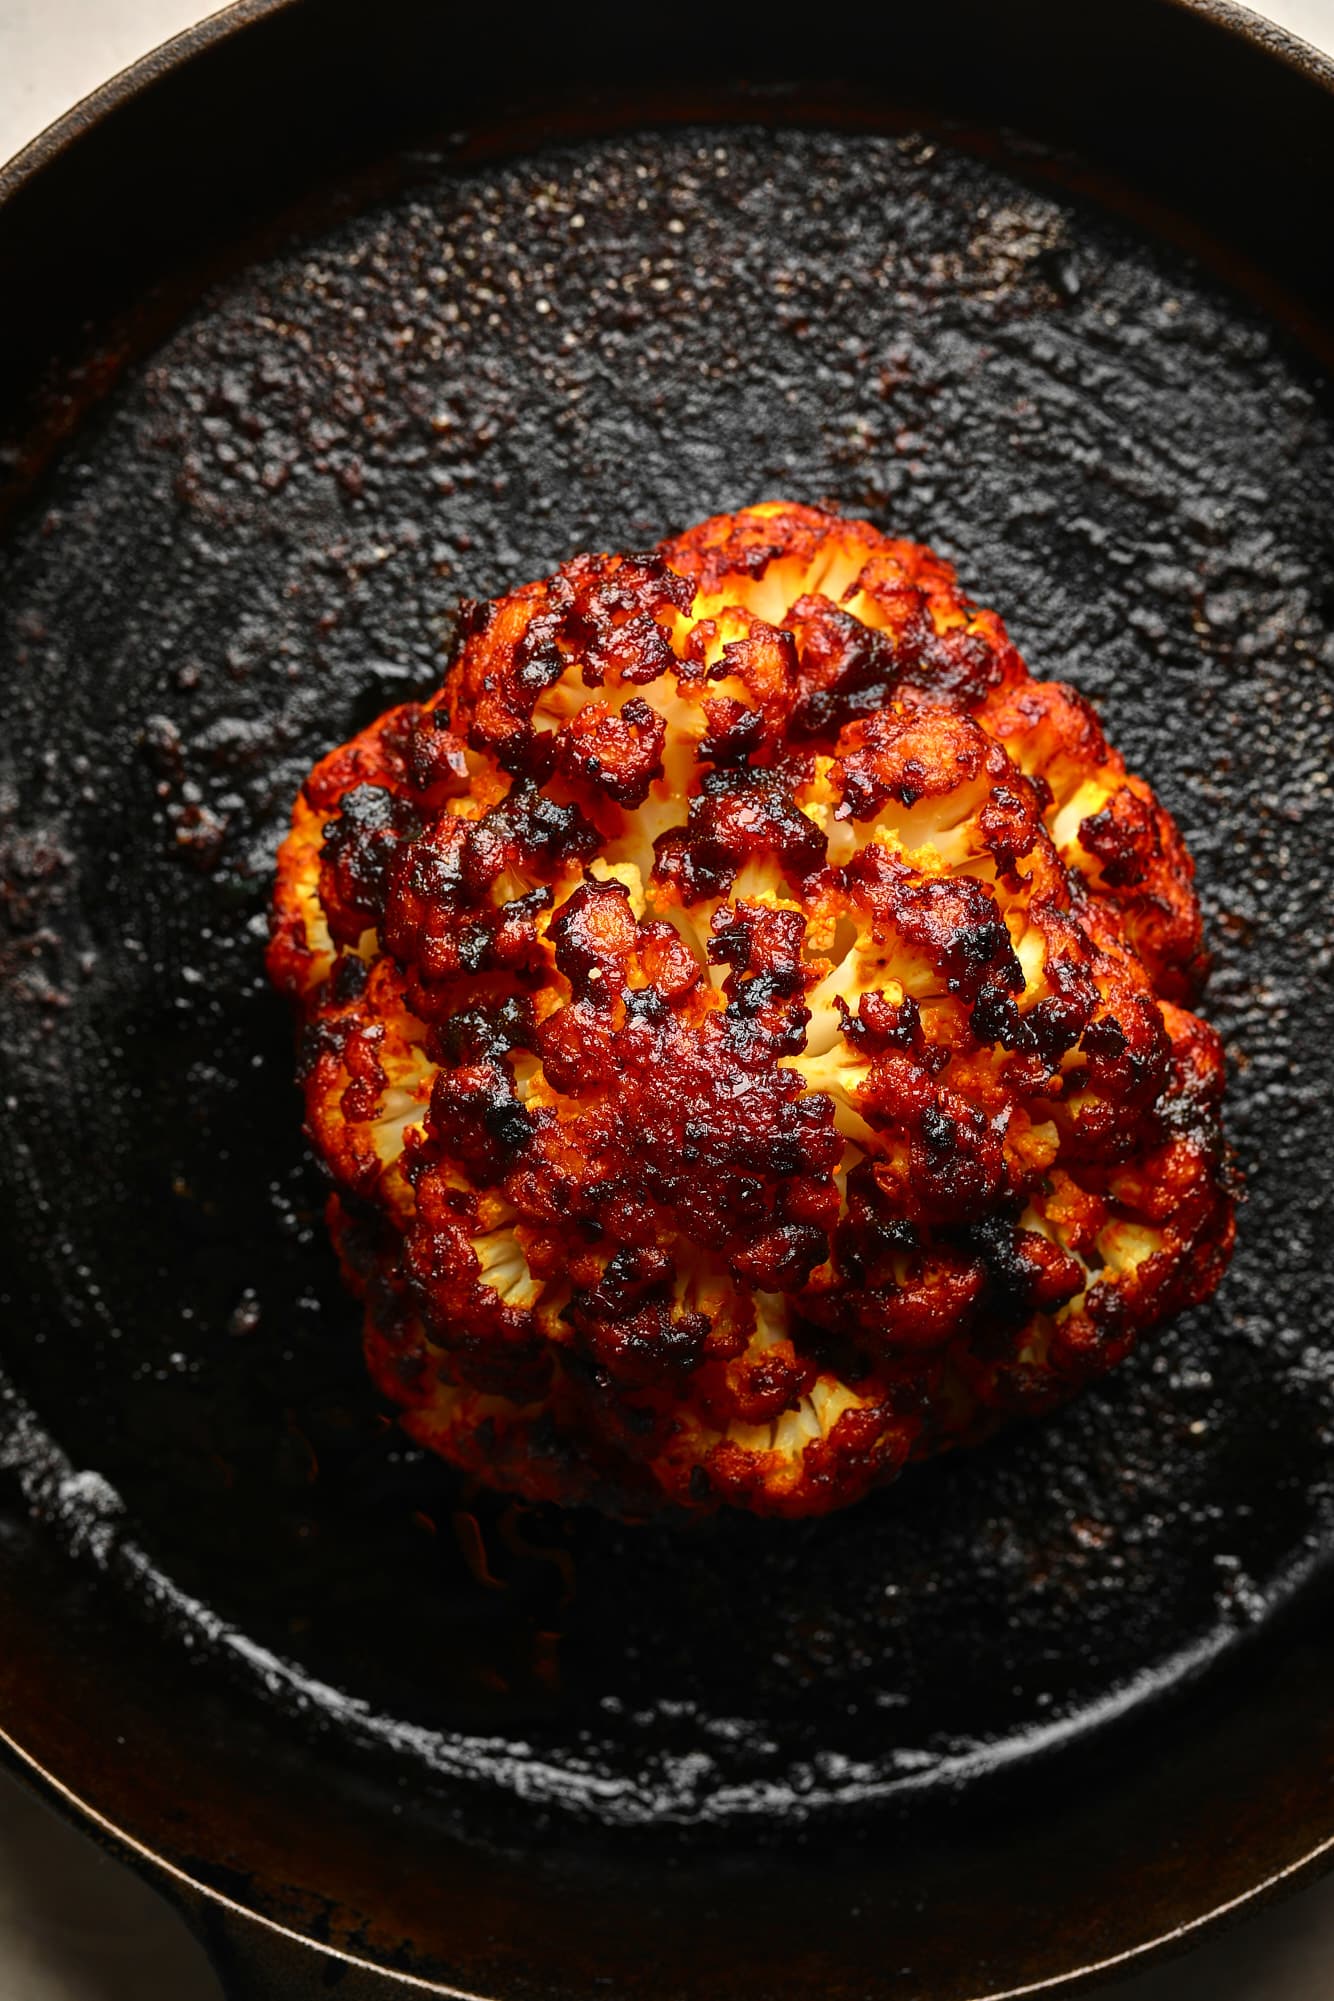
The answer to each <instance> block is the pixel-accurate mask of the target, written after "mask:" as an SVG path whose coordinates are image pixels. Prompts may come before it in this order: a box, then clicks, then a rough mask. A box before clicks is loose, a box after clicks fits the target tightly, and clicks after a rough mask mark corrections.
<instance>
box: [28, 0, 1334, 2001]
mask: <svg viewBox="0 0 1334 2001" xmlns="http://www.w3.org/2000/svg"><path fill="white" fill-rule="evenodd" d="M310 4H312V0H229V3H228V4H226V5H224V6H222V7H220V8H219V9H218V10H217V11H216V12H214V13H211V14H209V15H207V16H205V18H204V19H202V20H200V21H198V22H196V23H194V24H193V25H192V26H189V27H187V28H185V29H183V30H182V31H181V32H180V33H178V34H176V35H174V36H172V37H170V38H169V39H168V40H166V41H164V42H162V43H160V44H158V45H157V46H156V47H154V48H153V49H151V50H149V51H148V52H147V53H146V54H144V55H143V56H141V57H139V58H138V59H137V60H136V61H134V62H132V63H130V64H128V65H126V66H125V67H124V68H123V69H121V70H119V71H117V72H116V73H115V74H114V75H112V76H111V77H109V78H107V79H106V80H105V81H104V82H102V83H100V84H98V85H97V86H95V87H94V89H92V90H91V91H89V92H87V93H86V94H85V95H84V96H83V97H81V98H80V99H78V101H77V102H76V103H75V104H73V105H72V106H70V108H69V109H68V110H67V111H65V112H63V113H62V114H61V115H60V116H59V117H57V118H56V119H54V120H53V121H52V122H51V123H50V124H49V125H47V126H46V127H45V128H44V129H43V130H42V131H40V132H39V133H38V134H36V135H35V136H34V137H33V138H32V139H31V140H29V141H28V142H27V143H26V144H25V145H23V146H22V147H21V148H20V149H19V151H18V152H17V153H15V154H13V155H12V156H11V157H10V158H9V159H8V160H4V161H0V212H3V211H4V210H5V208H6V207H7V206H8V204H9V203H10V202H11V201H12V200H14V199H15V198H16V197H18V196H19V195H20V194H23V193H26V192H27V191H28V190H29V189H30V188H31V187H32V186H33V185H34V184H35V183H36V182H38V181H39V180H40V179H41V178H42V177H43V175H45V174H46V173H47V172H48V171H49V170H51V169H52V168H53V167H55V166H56V165H57V164H58V163H60V162H61V161H62V160H63V159H64V158H65V157H66V156H67V155H68V154H69V153H70V152H71V151H72V150H73V149H74V148H75V147H76V146H77V144H78V142H79V141H80V139H82V138H83V137H84V136H85V135H86V134H87V133H89V132H90V131H92V130H94V129H95V128H96V127H98V126H99V125H100V124H102V123H103V121H105V120H106V119H108V118H109V117H111V116H113V115H114V114H116V113H119V112H121V111H125V110H127V109H129V108H130V107H131V106H132V105H133V104H134V103H135V102H136V100H138V99H139V98H141V97H142V96H143V95H144V94H145V93H146V92H147V91H149V90H150V89H151V88H152V86H153V85H154V84H156V83H157V82H159V81H160V80H161V79H163V78H164V77H166V76H168V75H170V74H173V73H176V72H178V71H180V70H182V69H184V68H186V67H187V66H191V65H193V64H195V63H197V62H200V61H202V60H204V59H206V58H207V57H208V56H210V55H211V54H212V53H213V52H214V51H215V50H217V49H218V48H220V47H222V46H223V45H224V44H226V43H229V42H231V41H232V40H233V39H234V38H235V37H237V36H239V35H242V34H244V33H246V32H247V31H248V30H250V29H252V28H254V27H257V26H258V25H260V24H261V23H263V22H265V21H268V20H271V19H274V18H276V17H278V16H280V15H283V14H292V13H296V12H298V11H299V10H301V9H302V8H303V7H306V6H308V5H310ZM1156 4H1157V5H1158V6H1160V7H1162V8H1164V9H1169V8H1170V9H1171V10H1172V11H1173V12H1175V13H1177V14H1186V15H1192V16H1196V17H1198V18H1199V19H1200V20H1201V22H1202V23H1203V24H1206V27H1207V28H1208V29H1212V30H1213V31H1216V32H1217V33H1219V34H1221V35H1226V36H1227V37H1229V38H1230V39H1231V40H1232V41H1233V42H1234V43H1241V44H1244V45H1246V46H1247V47H1248V48H1249V49H1250V50H1251V51H1252V52H1253V54H1254V55H1255V56H1256V57H1258V58H1259V59H1261V60H1266V59H1267V60H1270V61H1274V62H1277V63H1281V64H1282V65H1283V66H1284V67H1286V68H1288V69H1289V70H1292V71H1294V72H1295V73H1297V74H1298V75H1299V76H1301V77H1304V78H1305V79H1306V80H1308V81H1309V82H1312V83H1314V84H1316V85H1317V86H1318V87H1319V88H1321V89H1323V90H1324V91H1325V92H1326V93H1327V94H1328V96H1329V97H1330V99H1331V100H1334V55H1327V54H1325V53H1324V52H1323V51H1322V50H1320V49H1319V48H1317V47H1316V46H1315V45H1314V44H1313V43H1311V42H1308V41H1307V40H1305V39H1304V38H1303V37H1302V36H1300V35H1298V34H1296V33H1295V32H1293V31H1292V30H1290V29H1288V28H1286V27H1284V26H1282V25H1280V24H1279V23H1277V22H1274V21H1270V20H1267V19H1266V18H1264V17H1263V16H1261V15H1259V14H1257V13H1255V12H1253V11H1252V9H1251V8H1249V7H1247V6H1244V5H1242V4H1240V3H1239V0H1156ZM0 1763H3V1765H4V1766H5V1767H6V1768H8V1769H9V1770H10V1771H11V1772H13V1773H14V1774H15V1775H16V1776H18V1777H19V1778H20V1779H21V1780H22V1781H24V1782H25V1783H26V1784H27V1785H28V1786H29V1787H30V1788H31V1789H32V1790H33V1791H34V1792H35V1793H36V1794H37V1795H38V1796H39V1797H41V1798H42V1799H43V1800H44V1801H45V1802H46V1803H47V1804H48V1805H49V1806H51V1807H52V1808H54V1809H55V1810H57V1811H59V1812H60V1813H61V1814H62V1816H63V1817H64V1818H66V1819H68V1820H70V1821H71V1822H73V1823H74V1824H76V1825H78V1826H80V1827H81V1828H82V1830H83V1831H84V1832H85V1833H87V1834H88V1835H89V1837H90V1838H92V1839H94V1840H97V1841H99V1842H100V1843H101V1844H102V1845H103V1846H105V1847H107V1848H108V1849H110V1850H111V1851H112V1852H113V1853H115V1854H116V1855H117V1856H118V1857H119V1859H121V1860H122V1861H124V1862H126V1863H127V1864H128V1865H129V1866H132V1867H134V1868H135V1869H137V1870H138V1871H139V1873H141V1874H142V1875H145V1876H147V1877H148V1878H149V1880H150V1881H152V1882H153V1883H154V1886H155V1887H156V1888H157V1889H159V1890H160V1891H161V1893H162V1894H164V1895H166V1896H167V1897H168V1898H169V1899H171V1900H172V1901H174V1902H176V1903H177V1904H178V1906H179V1907H181V1908H182V1909H183V1910H184V1911H185V1913H186V1914H187V1916H189V1917H191V1918H192V1919H193V1920H194V1922H195V1924H196V1927H197V1928H199V1924H200V1919H201V1917H203V1916H206V1915H207V1914H212V1915H213V1916H214V1917H215V1918H216V1919H218V1920H219V1921H221V1922H223V1923H231V1924H235V1925H240V1926H243V1927H245V1928H246V1929H248V1930H252V1929H253V1930H258V1931H259V1932H260V1933H261V1934H263V1935H267V1937H268V1938H269V1939H270V1940H278V1941H282V1942H284V1943H285V1944H286V1945H288V1946H292V1947H295V1948H297V1949H299V1951H300V1953H301V1954H302V1955H303V1956H311V1955H315V1956H317V1957H316V1958H313V1959H312V1960H311V1965H312V1969H313V1968H314V1967H315V1966H316V1965H318V1963H319V1962H320V1961H324V1962H329V1961H332V1962H334V1963H336V1964H339V1965H341V1966H343V1967H344V1968H346V1969H348V1970H349V1971H351V1970H356V1971H359V1972H364V1973H367V1974H371V1975H374V1976H378V1977H379V1978H380V1979H382V1980H384V1981H386V1982H388V1983H391V1984H394V1985H396V1986H398V1987H400V1988H402V1989H403V1990H405V1991H410V1992H414V1993H422V1994H434V1995H438V1996H443V1997H447V2001H495V1997H494V1996H486V1995H482V1994H479V1993H478V1992H477V1991H476V1990H473V1989H468V1988H462V1987H457V1986H453V1985H451V1984H449V1983H448V1982H444V1981H440V1980H437V1979H434V1978H431V1977H429V1976H426V1975H422V1974H414V1973H410V1972H407V1971H405V1970H403V1969H401V1968H395V1967H390V1966H387V1965H385V1964H384V1963H383V1962H382V1961H378V1960H375V1959H371V1958H366V1957H364V1956H362V1955H361V1954H358V1953H355V1952H350V1951H348V1950H346V1949H345V1948H343V1947H340V1946H337V1945H333V1944H330V1943H328V1942H327V1941H324V1940H321V1939H319V1938H314V1937H312V1936H310V1934H309V1933H307V1932H305V1931H301V1930H298V1929H297V1928H295V1927H294V1926H292V1925H288V1924H285V1923H283V1922H282V1921H281V1920H280V1919H278V1918H274V1917H271V1916H269V1915H267V1914H266V1913H264V1912H263V1911H261V1910H258V1909H256V1908H255V1907H254V1906H253V1905H252V1904H248V1903H243V1902H241V1901H240V1900H239V1899H237V1898H234V1897H232V1896H229V1895H228V1894H227V1892H226V1891H224V1890H222V1889H219V1888H218V1887H216V1886H215V1885H213V1884H211V1883H209V1882H208V1881H207V1880H206V1879H205V1878H204V1877H203V1876H202V1875H200V1874H195V1873H191V1871H190V1870H189V1869H187V1868H184V1867H182V1866H181V1865H180V1864H178V1863H176V1862H174V1861H172V1860H171V1859H170V1858H169V1857H168V1856H167V1855H165V1854H163V1853H162V1852H160V1851H159V1850H158V1849H156V1848H154V1847H153V1846H151V1845H150V1844H149V1843H147V1842H145V1841H143V1840H142V1839H140V1838H139V1837H138V1836H136V1835H135V1834H133V1833H132V1832H131V1831H130V1830H129V1829H128V1828H126V1827H124V1826H122V1825H120V1824H119V1823H118V1821H116V1820H115V1819H113V1818H112V1817H111V1816H110V1815H108V1814H106V1813H104V1812H103V1811H102V1810H101V1809H100V1808H98V1807H97V1806H95V1805H93V1804H92V1802H91V1801H89V1800H87V1799H85V1798H84V1797H82V1795H81V1794H80V1792H79V1791H78V1789H77V1788H76V1786H74V1785H72V1784H70V1783H69V1782H68V1781H67V1780H65V1779H64V1778H62V1777H61V1776H60V1775H59V1773H58V1772H56V1771H55V1770H54V1769H53V1768H52V1767H51V1766H49V1765H47V1764H44V1763H43V1762H42V1761H41V1760H40V1759H39V1758H38V1757H37V1756H36V1755H35V1754H34V1753H32V1752H31V1751H29V1750H28V1749H27V1748H26V1747H25V1746H24V1744H23V1743H22V1742H21V1741H20V1739H19V1738H18V1737H17V1736H15V1735H14V1734H13V1733H12V1731H10V1730H9V1729H7V1728H5V1727H4V1726H3V1724H0ZM1330 1871H1334V1819H1332V1821H1331V1826H1330V1831H1329V1833H1328V1835H1327V1836H1326V1837H1325V1838H1324V1839H1323V1840H1321V1841H1318V1842H1317V1843H1316V1844H1315V1846H1314V1847H1312V1848H1309V1849H1307V1850H1306V1851H1305V1852H1304V1853H1303V1854H1301V1855H1299V1856H1297V1857H1296V1858H1295V1859H1293V1860H1292V1861H1290V1862H1288V1863H1286V1864H1284V1865H1283V1866H1282V1867H1280V1868H1277V1869H1273V1870H1270V1871H1269V1872H1268V1873H1267V1874H1265V1875H1264V1876H1262V1877H1261V1878H1260V1880H1258V1881H1257V1882H1255V1883H1254V1884H1253V1885H1251V1886H1250V1887H1249V1888H1247V1889H1246V1890H1244V1891H1242V1892H1240V1893H1238V1894H1236V1895H1234V1896H1231V1897H1229V1898H1226V1899H1224V1900H1223V1901H1222V1902H1220V1903H1217V1904H1214V1905H1211V1906H1210V1908H1209V1909H1207V1910H1205V1911H1202V1912H1200V1913H1199V1914H1198V1915H1196V1916H1195V1917H1192V1918H1188V1919H1185V1920H1183V1921H1182V1922H1181V1923H1179V1924H1177V1925H1174V1926H1171V1927H1170V1928H1169V1929H1167V1930H1166V1931H1162V1932H1159V1933H1157V1934H1155V1936H1153V1937H1152V1938H1149V1939H1146V1940H1144V1941H1142V1942H1140V1943H1139V1944H1136V1945H1134V1946H1130V1947H1127V1948H1125V1949H1124V1950H1122V1951H1119V1952H1116V1953H1113V1954H1110V1955H1105V1956H1103V1957H1101V1958H1096V1959H1090V1960H1087V1961H1085V1962H1084V1963H1083V1964H1081V1965H1078V1966H1074V1967H1071V1968H1070V1969H1069V1970H1067V1971H1065V1972H1062V1973H1057V1974H1053V1975H1051V1976H1049V1977H1046V1978H1043V1979H1041V1980H1038V1981H1029V1982H1024V1983H1022V1984H1020V1985H1019V1986H1010V1987H1005V1988H999V1989H988V1990H987V1991H986V1992H984V1993H978V1994H977V1995H976V1996H974V1997H973V2001H1025V1997H1030V1996H1040V1995H1045V1996H1055V1995H1059V1994H1067V1993H1073V1992H1075V1991H1076V1990H1079V1989H1084V1988H1086V1987H1087V1986H1089V1985H1090V1984H1092V1983H1095V1982H1098V1981H1100V1980H1102V1979H1103V1978H1105V1977H1107V1976H1109V1975H1113V1974H1118V1973H1119V1974H1124V1973H1127V1972H1129V1971H1131V1970H1132V1969H1134V1970H1137V1969H1140V1968H1147V1967H1148V1966H1149V1965H1150V1964H1152V1963H1154V1962H1156V1961H1159V1960H1161V1959H1164V1958H1166V1957H1170V1956H1172V1954H1173V1953H1174V1952H1181V1951H1184V1950H1187V1949H1188V1948H1189V1947H1190V1946H1191V1945H1193V1944H1195V1943H1197V1942H1198V1941H1199V1940H1200V1939H1201V1938H1202V1937H1203V1936H1204V1935H1205V1934H1207V1933H1208V1932H1209V1931H1211V1930H1213V1929H1214V1928H1217V1927H1222V1926H1224V1925H1226V1924H1227V1923H1228V1922H1230V1921H1232V1920H1234V1919H1236V1918H1238V1917H1240V1916H1241V1915H1242V1914H1243V1913H1246V1912H1248V1911H1251V1910H1258V1909H1259V1908H1260V1907H1261V1906H1263V1905H1264V1904H1266V1903H1268V1902H1270V1901H1272V1900H1273V1899H1274V1898H1276V1897H1277V1896H1278V1895H1280V1894H1282V1893H1284V1892H1286V1891H1287V1890H1288V1889H1292V1888H1296V1887H1298V1886H1299V1885H1301V1884H1302V1883H1305V1882H1308V1881H1310V1880H1313V1879H1314V1878H1316V1877H1317V1876H1320V1875H1323V1874H1325V1873H1326V1872H1330Z"/></svg>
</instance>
